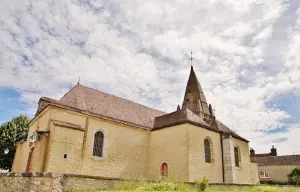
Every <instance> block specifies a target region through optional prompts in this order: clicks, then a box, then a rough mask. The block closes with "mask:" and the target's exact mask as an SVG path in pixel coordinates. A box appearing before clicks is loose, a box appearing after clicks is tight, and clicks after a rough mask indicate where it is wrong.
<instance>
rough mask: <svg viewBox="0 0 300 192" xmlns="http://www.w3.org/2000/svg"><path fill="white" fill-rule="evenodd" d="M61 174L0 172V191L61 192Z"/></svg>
mask: <svg viewBox="0 0 300 192" xmlns="http://www.w3.org/2000/svg"><path fill="white" fill-rule="evenodd" d="M62 178H63V175H62V174H54V173H0V192H50V191H51V192H62V191H63V186H62V182H61V181H62Z"/></svg>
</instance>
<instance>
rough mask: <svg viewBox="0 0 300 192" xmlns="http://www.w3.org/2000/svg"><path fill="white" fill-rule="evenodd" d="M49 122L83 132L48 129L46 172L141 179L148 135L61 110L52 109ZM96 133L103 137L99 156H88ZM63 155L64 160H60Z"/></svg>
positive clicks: (140, 131)
mask: <svg viewBox="0 0 300 192" xmlns="http://www.w3.org/2000/svg"><path fill="white" fill-rule="evenodd" d="M51 119H53V120H59V121H62V122H68V123H72V124H75V125H79V126H81V127H82V128H83V129H86V131H84V130H74V129H70V128H64V127H58V126H53V127H51V132H52V135H54V136H53V139H52V140H51V142H50V143H51V144H50V152H49V154H50V157H49V166H48V167H47V169H46V171H49V172H57V171H59V172H65V173H75V174H83V175H102V176H105V177H120V178H134V177H135V178H136V177H144V175H145V172H146V166H147V159H148V145H149V135H150V132H148V131H145V130H141V129H137V128H133V127H129V126H126V125H123V124H120V123H115V122H112V121H107V120H102V119H99V118H94V117H88V119H87V116H86V115H83V114H78V113H74V112H70V111H66V110H62V109H52V112H51ZM97 131H101V132H102V133H103V134H104V149H103V157H94V156H93V154H92V153H93V144H94V135H95V133H96V132H97ZM50 134H51V133H50ZM128 138H130V139H128ZM65 154H67V158H64V155H65Z"/></svg>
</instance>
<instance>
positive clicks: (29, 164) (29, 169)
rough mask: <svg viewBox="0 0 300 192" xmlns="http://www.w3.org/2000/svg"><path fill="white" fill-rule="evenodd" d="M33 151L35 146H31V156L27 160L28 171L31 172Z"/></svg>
mask: <svg viewBox="0 0 300 192" xmlns="http://www.w3.org/2000/svg"><path fill="white" fill-rule="evenodd" d="M33 151H34V147H33V148H31V149H30V152H29V156H28V160H27V167H26V172H30V171H31V161H32V154H33Z"/></svg>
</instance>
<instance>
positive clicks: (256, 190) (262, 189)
mask: <svg viewBox="0 0 300 192" xmlns="http://www.w3.org/2000/svg"><path fill="white" fill-rule="evenodd" d="M100 191H105V190H103V189H85V190H69V191H67V192H100ZM106 191H112V192H140V191H165V192H166V191H182V192H189V191H191V192H198V191H197V189H196V188H195V187H193V186H190V185H186V184H183V183H172V182H160V183H146V182H125V183H122V184H121V185H118V186H116V187H115V189H114V190H106ZM205 192H300V187H282V186H280V187H276V186H249V187H236V186H209V187H208V188H207V189H206V190H205Z"/></svg>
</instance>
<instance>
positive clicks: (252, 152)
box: [250, 148, 255, 157]
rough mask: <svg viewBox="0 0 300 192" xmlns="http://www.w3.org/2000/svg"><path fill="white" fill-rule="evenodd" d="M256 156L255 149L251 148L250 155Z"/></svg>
mask: <svg viewBox="0 0 300 192" xmlns="http://www.w3.org/2000/svg"><path fill="white" fill-rule="evenodd" d="M254 156H255V150H254V149H252V148H250V157H254Z"/></svg>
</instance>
